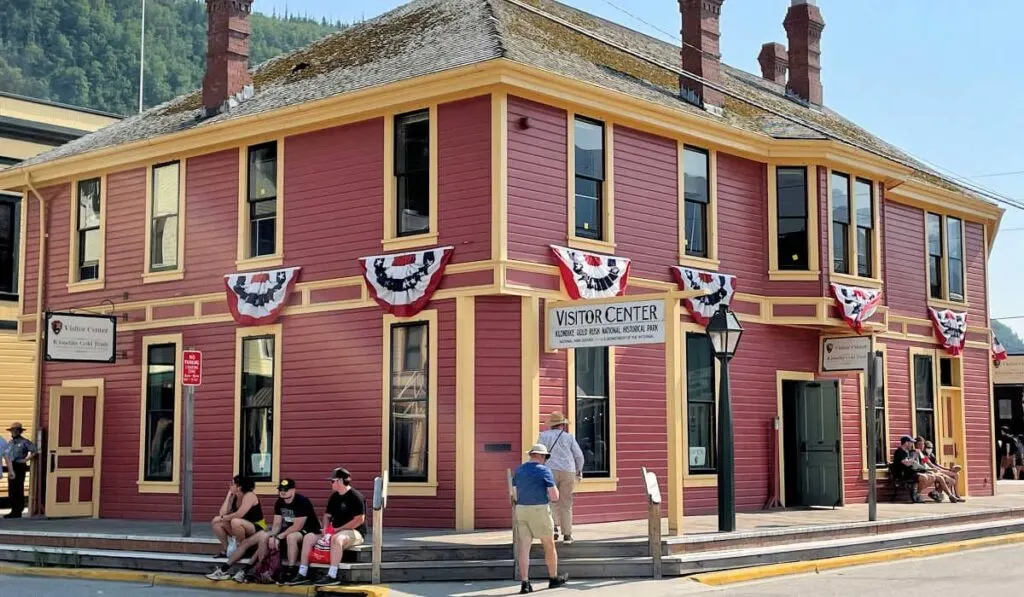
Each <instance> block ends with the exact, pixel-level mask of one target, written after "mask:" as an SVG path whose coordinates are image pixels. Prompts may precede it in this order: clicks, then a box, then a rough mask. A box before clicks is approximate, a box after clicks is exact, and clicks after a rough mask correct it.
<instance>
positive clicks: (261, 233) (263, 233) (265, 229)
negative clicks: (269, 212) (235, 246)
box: [249, 216, 277, 257]
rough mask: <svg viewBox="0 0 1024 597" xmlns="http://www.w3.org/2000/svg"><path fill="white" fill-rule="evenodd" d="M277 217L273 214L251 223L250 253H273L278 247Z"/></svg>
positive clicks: (255, 254)
mask: <svg viewBox="0 0 1024 597" xmlns="http://www.w3.org/2000/svg"><path fill="white" fill-rule="evenodd" d="M276 240H277V219H276V218H274V217H273V216H271V217H268V218H262V219H259V220H254V221H252V222H250V224H249V254H250V255H252V256H253V257H259V256H261V255H273V254H274V252H275V251H276V248H277V242H276Z"/></svg>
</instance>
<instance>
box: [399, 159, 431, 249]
mask: <svg viewBox="0 0 1024 597" xmlns="http://www.w3.org/2000/svg"><path fill="white" fill-rule="evenodd" d="M396 192H397V193H398V231H397V234H398V235H399V236H404V235H407V234H419V233H421V232H430V173H429V172H427V171H426V170H423V171H421V172H413V173H409V174H403V175H401V176H399V177H398V178H397V179H396Z"/></svg>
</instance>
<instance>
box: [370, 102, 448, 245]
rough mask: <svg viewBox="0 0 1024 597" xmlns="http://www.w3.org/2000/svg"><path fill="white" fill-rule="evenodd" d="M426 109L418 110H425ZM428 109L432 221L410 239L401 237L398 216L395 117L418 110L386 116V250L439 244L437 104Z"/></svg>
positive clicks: (384, 242)
mask: <svg viewBox="0 0 1024 597" xmlns="http://www.w3.org/2000/svg"><path fill="white" fill-rule="evenodd" d="M422 109H423V108H419V110H422ZM427 110H429V115H428V126H429V127H430V130H429V135H430V139H429V140H428V143H429V146H428V151H429V153H430V156H429V163H428V166H427V167H428V170H429V172H428V177H429V179H430V182H429V206H428V208H427V209H429V210H430V214H429V221H430V231H429V232H425V233H422V234H415V235H411V236H398V226H397V220H396V215H397V214H398V203H397V201H398V195H397V192H396V190H395V187H396V181H395V118H396V117H398V116H399V115H401V114H407V113H409V112H416V111H418V110H417V109H411V110H403V111H401V112H394V113H390V114H386V115H384V234H383V237H382V240H381V241H380V242H381V245H383V249H384V251H404V250H407V249H417V248H422V247H432V246H434V245H436V244H437V239H438V227H437V216H438V213H437V209H438V207H437V182H438V174H437V171H438V167H437V164H438V155H437V128H438V126H437V124H438V123H437V104H436V103H433V104H430V105H429V106H427Z"/></svg>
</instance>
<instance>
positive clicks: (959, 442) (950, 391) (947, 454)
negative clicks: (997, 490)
mask: <svg viewBox="0 0 1024 597" xmlns="http://www.w3.org/2000/svg"><path fill="white" fill-rule="evenodd" d="M963 407H964V404H963V392H962V391H961V390H960V388H942V389H941V390H939V408H940V412H939V430H938V431H939V433H938V437H936V438H935V452H936V454H937V455H938V457H939V463H940V464H941V465H942V466H945V467H947V468H953V465H954V464H958V465H960V467H961V470H963V471H966V470H967V458H966V450H964V428H963V420H964V419H963ZM956 489H957V491H958V492H960V495H967V476H966V475H964V474H963V473H961V474H960V478H959V479H958V480H957V484H956Z"/></svg>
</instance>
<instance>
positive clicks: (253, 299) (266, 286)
mask: <svg viewBox="0 0 1024 597" xmlns="http://www.w3.org/2000/svg"><path fill="white" fill-rule="evenodd" d="M299 269H300V268H298V267H289V268H285V269H276V270H271V271H266V272H249V273H245V274H229V275H227V276H224V287H225V288H226V289H227V295H228V308H229V309H231V316H232V317H234V318H235V321H236V322H238V323H239V324H241V325H265V324H269V323H273V322H274V321H275V320H277V317H278V315H280V314H281V309H283V308H284V304H285V302H287V300H288V295H289V294H290V293H291V291H292V288H294V287H295V281H296V280H298V278H299Z"/></svg>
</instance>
